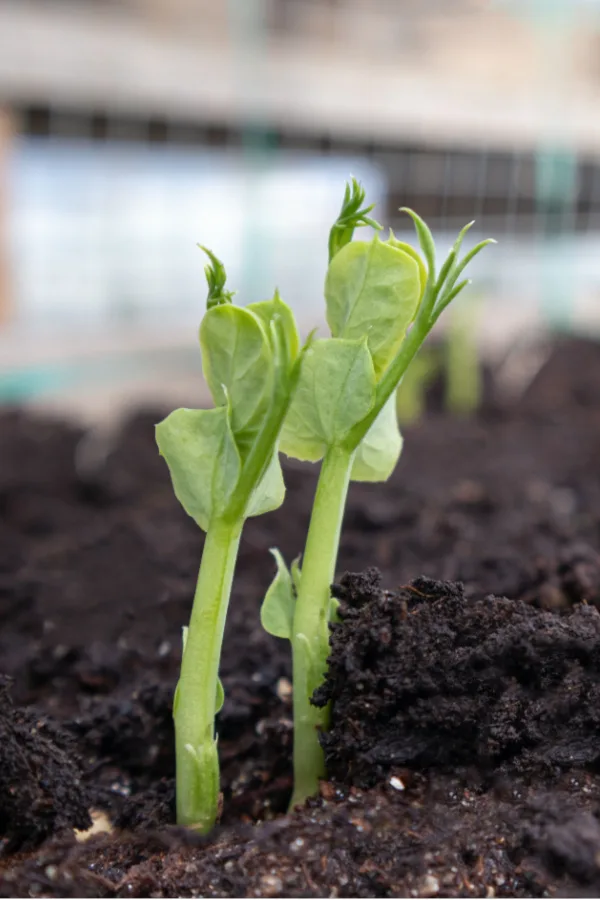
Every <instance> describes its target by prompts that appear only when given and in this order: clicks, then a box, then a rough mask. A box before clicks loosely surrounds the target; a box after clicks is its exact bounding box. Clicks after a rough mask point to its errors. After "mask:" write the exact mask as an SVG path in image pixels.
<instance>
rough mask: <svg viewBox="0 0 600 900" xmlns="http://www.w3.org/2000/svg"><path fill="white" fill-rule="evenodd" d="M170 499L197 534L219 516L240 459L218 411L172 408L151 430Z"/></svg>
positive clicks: (224, 415) (224, 412) (221, 410)
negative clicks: (167, 476) (192, 522)
mask: <svg viewBox="0 0 600 900" xmlns="http://www.w3.org/2000/svg"><path fill="white" fill-rule="evenodd" d="M156 442H157V444H158V449H159V451H160V453H161V456H164V458H165V460H166V462H167V465H168V467H169V472H170V474H171V481H172V482H173V490H174V492H175V496H176V497H177V499H178V500H179V502H180V503H181V505H182V506H183V508H184V509H185V511H186V513H187V514H188V515H189V516H191V517H192V519H194V520H195V521H196V522H197V523H198V525H199V526H200V528H202V529H203V531H207V530H208V525H209V522H210V520H211V518H212V516H213V515H218V514H219V513H221V512H222V511H223V510H224V509H225V507H226V505H227V502H228V500H229V498H230V497H231V495H232V493H233V491H234V490H235V487H236V484H237V481H238V478H239V475H240V471H241V461H240V455H239V452H238V449H237V446H236V442H235V440H234V437H233V433H232V430H231V427H230V423H229V412H228V409H227V408H226V407H224V406H221V407H217V408H216V409H176V410H175V411H174V412H172V413H171V414H170V415H169V416H167V418H166V419H164V420H163V421H162V422H160V423H159V424H158V425H157V426H156Z"/></svg>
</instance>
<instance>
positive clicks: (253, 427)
mask: <svg viewBox="0 0 600 900" xmlns="http://www.w3.org/2000/svg"><path fill="white" fill-rule="evenodd" d="M200 346H201V347H202V368H203V371H204V377H205V378H206V381H207V383H208V386H209V388H210V391H211V394H212V396H213V399H214V401H215V405H216V406H225V405H227V404H229V407H230V409H231V428H232V431H233V433H234V435H235V438H236V441H237V443H238V446H239V448H240V452H241V453H242V455H244V453H245V451H246V450H247V449H248V447H249V446H250V444H251V443H252V440H253V438H254V436H255V434H256V432H257V431H258V428H259V427H260V423H261V420H262V418H263V416H264V414H265V413H266V411H267V409H268V407H269V403H270V400H271V393H272V389H273V377H274V376H273V352H272V349H271V344H270V342H269V339H268V337H267V334H266V332H265V329H264V328H263V325H262V323H261V320H260V318H259V317H258V316H256V315H255V314H254V313H253V312H251V311H249V310H248V309H245V308H244V307H241V306H233V305H232V304H227V305H224V306H215V307H213V308H212V309H209V310H208V312H207V313H206V315H205V316H204V318H203V320H202V324H201V326H200Z"/></svg>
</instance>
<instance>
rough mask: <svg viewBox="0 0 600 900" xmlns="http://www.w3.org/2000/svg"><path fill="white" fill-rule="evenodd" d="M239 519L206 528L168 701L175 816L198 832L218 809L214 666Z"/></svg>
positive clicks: (211, 821) (207, 825) (218, 655)
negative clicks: (175, 680) (171, 699)
mask: <svg viewBox="0 0 600 900" xmlns="http://www.w3.org/2000/svg"><path fill="white" fill-rule="evenodd" d="M242 524H243V520H242V521H236V522H234V523H233V524H232V523H231V522H228V521H225V520H222V519H217V520H216V521H214V522H211V524H210V526H209V528H208V532H207V535H206V541H205V543H204V551H203V553H202V562H201V564H200V573H199V575H198V584H197V587H196V593H195V595H194V605H193V608H192V615H191V619H190V625H189V630H188V634H187V641H186V643H185V648H184V651H183V659H182V661H181V674H180V678H179V684H178V685H177V691H176V694H175V702H174V705H173V716H174V719H175V750H176V762H177V772H176V778H177V791H176V793H177V822H178V824H179V825H185V826H188V827H191V828H195V829H196V830H198V831H200V832H202V833H206V832H208V831H210V829H211V828H212V827H213V825H214V824H215V822H216V820H217V818H218V812H219V759H218V755H217V742H216V739H215V735H214V721H215V713H216V702H217V683H218V670H219V660H220V658H221V645H222V643H223V630H224V627H225V617H226V615H227V606H228V603H229V595H230V592H231V583H232V581H233V571H234V568H235V561H236V557H237V552H238V545H239V542H240V535H241V530H242Z"/></svg>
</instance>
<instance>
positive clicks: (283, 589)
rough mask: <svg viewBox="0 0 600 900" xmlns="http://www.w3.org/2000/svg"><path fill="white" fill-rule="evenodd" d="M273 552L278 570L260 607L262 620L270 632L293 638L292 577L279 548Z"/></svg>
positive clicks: (262, 623)
mask: <svg viewBox="0 0 600 900" xmlns="http://www.w3.org/2000/svg"><path fill="white" fill-rule="evenodd" d="M271 553H272V554H273V556H274V557H275V562H276V563H277V572H276V574H275V578H274V579H273V581H272V582H271V585H270V587H269V589H268V591H267V593H266V594H265V599H264V600H263V603H262V606H261V608H260V621H261V625H262V627H263V628H264V629H265V631H266V632H267V633H268V634H272V635H273V636H274V637H278V638H287V640H291V639H292V629H293V623H294V606H295V594H294V586H293V583H292V577H291V575H290V573H289V571H288V568H287V566H286V564H285V562H284V560H283V557H282V555H281V553H280V552H279V550H276V549H273V550H271Z"/></svg>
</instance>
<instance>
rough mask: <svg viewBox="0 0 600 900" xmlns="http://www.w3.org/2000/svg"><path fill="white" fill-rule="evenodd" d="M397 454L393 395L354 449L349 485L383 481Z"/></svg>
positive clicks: (399, 439)
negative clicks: (350, 482)
mask: <svg viewBox="0 0 600 900" xmlns="http://www.w3.org/2000/svg"><path fill="white" fill-rule="evenodd" d="M401 451H402V435H401V434H400V431H399V429H398V417H397V414H396V392H395V391H394V393H393V394H392V395H391V397H389V399H388V400H387V402H386V403H385V404H384V406H383V409H382V410H381V412H380V413H379V415H378V416H377V418H376V419H375V421H374V422H373V424H372V425H371V427H370V428H369V430H368V431H367V433H366V435H365V436H364V438H363V439H362V441H361V442H360V444H359V445H358V449H357V451H356V455H355V457H354V463H353V465H352V473H351V475H350V477H351V479H352V481H387V479H388V478H389V477H390V475H391V474H392V472H393V471H394V469H395V468H396V463H397V462H398V459H399V457H400V453H401Z"/></svg>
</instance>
